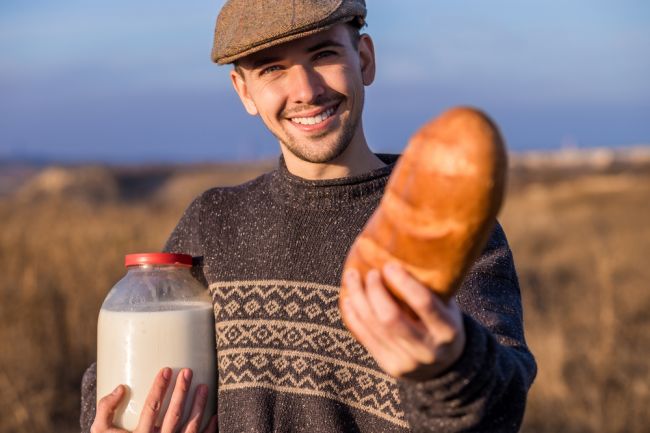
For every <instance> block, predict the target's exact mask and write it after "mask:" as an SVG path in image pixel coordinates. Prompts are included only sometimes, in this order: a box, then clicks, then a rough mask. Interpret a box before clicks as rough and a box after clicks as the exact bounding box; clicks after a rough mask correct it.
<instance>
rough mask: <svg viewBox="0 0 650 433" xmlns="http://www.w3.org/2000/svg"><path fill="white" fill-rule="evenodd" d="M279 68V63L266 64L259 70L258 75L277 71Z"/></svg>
mask: <svg viewBox="0 0 650 433" xmlns="http://www.w3.org/2000/svg"><path fill="white" fill-rule="evenodd" d="M279 70H280V65H271V66H267V67H266V68H264V69H262V70H261V71H260V75H266V74H270V73H271V72H275V71H279Z"/></svg>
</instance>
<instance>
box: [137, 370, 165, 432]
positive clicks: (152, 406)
mask: <svg viewBox="0 0 650 433" xmlns="http://www.w3.org/2000/svg"><path fill="white" fill-rule="evenodd" d="M171 377H172V370H171V368H168V367H165V368H163V369H162V370H160V371H159V372H158V374H157V375H156V378H155V379H154V382H153V385H151V389H150V390H149V394H148V395H147V399H146V400H145V402H144V407H143V408H142V413H141V414H140V420H139V421H138V427H137V429H136V430H137V431H141V432H150V431H151V429H152V428H153V426H154V425H155V423H156V418H157V417H158V414H159V413H160V409H161V407H162V403H163V400H164V399H165V393H166V392H167V387H168V386H169V380H170V379H171Z"/></svg>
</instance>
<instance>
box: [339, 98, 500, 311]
mask: <svg viewBox="0 0 650 433" xmlns="http://www.w3.org/2000/svg"><path fill="white" fill-rule="evenodd" d="M506 170H507V156H506V151H505V147H504V143H503V140H502V138H501V134H500V133H499V130H498V129H497V127H496V125H495V124H494V123H493V122H492V121H491V120H490V119H489V118H488V117H487V116H486V115H485V114H483V113H482V112H481V111H479V110H476V109H473V108H468V107H457V108H453V109H451V110H449V111H447V112H445V113H443V114H442V115H441V116H440V117H439V118H437V119H434V120H432V121H430V122H429V123H427V124H425V125H424V126H423V127H422V128H421V129H420V130H419V131H418V132H417V133H416V134H415V135H414V136H413V137H412V138H411V140H410V141H409V144H408V146H407V148H406V150H405V151H404V154H403V155H402V157H401V158H400V159H399V160H398V162H397V165H396V166H395V169H394V171H393V174H392V175H391V177H390V179H389V181H388V184H387V185H386V191H385V193H384V196H383V198H382V200H381V202H380V204H379V207H378V208H377V209H376V210H375V213H374V214H373V215H372V216H371V217H370V219H369V220H368V222H367V224H366V226H365V227H364V229H363V230H362V232H361V233H360V234H359V236H358V237H357V238H356V240H355V242H354V243H353V245H352V247H351V249H350V252H349V253H348V257H347V259H346V262H345V265H344V269H343V272H344V273H345V271H346V270H347V269H349V268H356V269H357V270H358V271H359V272H360V273H361V275H362V277H365V274H366V273H367V272H368V271H369V270H370V269H372V268H376V269H381V267H382V266H383V265H384V263H386V262H388V261H397V262H400V263H401V264H402V265H403V266H404V267H405V268H406V270H407V271H408V272H409V273H410V274H411V275H413V276H414V277H415V278H417V279H418V280H420V281H421V282H422V283H423V284H424V285H426V286H427V287H429V288H430V289H431V290H433V291H434V292H436V293H437V294H438V295H439V296H440V297H441V298H442V299H443V300H445V301H447V300H449V299H450V298H451V297H452V296H453V295H454V293H455V291H456V290H457V289H458V287H459V286H460V284H461V283H462V280H463V278H464V276H465V273H466V272H467V270H468V269H469V267H470V266H471V265H472V263H473V262H474V261H475V260H476V258H477V257H478V256H479V255H480V254H481V251H482V250H483V248H484V247H485V244H486V242H487V240H488V238H489V236H490V234H491V232H492V230H493V228H494V225H495V222H496V216H497V213H498V211H499V208H500V206H501V202H502V200H503V194H504V189H505V182H506ZM385 284H386V286H387V287H388V289H389V290H390V291H391V292H392V293H393V294H394V295H395V296H396V297H397V298H398V299H403V296H402V294H401V293H400V291H399V288H398V287H391V286H390V285H389V284H388V282H385ZM345 296H346V287H345V284H343V286H342V288H341V299H343V298H344V297H345Z"/></svg>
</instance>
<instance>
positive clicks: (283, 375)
mask: <svg viewBox="0 0 650 433" xmlns="http://www.w3.org/2000/svg"><path fill="white" fill-rule="evenodd" d="M210 293H211V294H212V298H213V302H214V310H215V318H216V332H217V354H218V363H219V392H228V391H229V390H237V389H245V388H265V389H271V390H274V391H276V392H286V393H293V394H300V395H310V396H317V397H323V398H326V399H330V400H334V401H337V402H339V403H343V404H346V405H348V406H350V407H352V408H355V409H358V410H362V411H365V412H367V413H370V414H372V415H374V416H377V417H379V418H382V419H384V420H387V421H389V422H391V423H393V424H396V425H398V426H400V427H404V428H408V423H407V422H406V420H405V417H404V412H403V411H402V408H401V404H400V399H399V391H398V388H397V384H396V382H395V380H394V379H393V378H392V377H391V376H389V375H387V374H386V373H384V372H383V371H382V370H381V369H380V368H379V366H378V365H377V364H376V362H375V361H374V359H373V358H372V356H370V354H369V353H368V351H367V350H366V349H365V348H364V347H363V346H361V345H360V344H359V343H358V342H357V341H356V340H355V339H354V338H353V337H352V335H351V334H350V332H349V331H347V329H345V328H344V326H343V324H342V322H341V318H340V315H339V310H338V295H339V287H336V286H328V285H324V284H315V283H304V282H295V281H284V280H256V281H232V282H219V283H214V284H211V285H210Z"/></svg>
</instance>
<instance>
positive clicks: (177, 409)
mask: <svg viewBox="0 0 650 433" xmlns="http://www.w3.org/2000/svg"><path fill="white" fill-rule="evenodd" d="M191 383H192V370H190V369H189V368H184V369H182V370H181V371H180V372H179V373H178V377H177V378H176V385H174V391H173V392H172V397H171V400H170V401H169V406H168V407H167V412H166V413H165V418H164V419H163V423H162V427H161V429H160V431H161V433H173V432H174V431H176V427H177V426H178V424H179V423H180V421H181V418H182V417H183V408H184V407H185V399H186V397H187V392H188V391H189V389H190V384H191Z"/></svg>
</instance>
